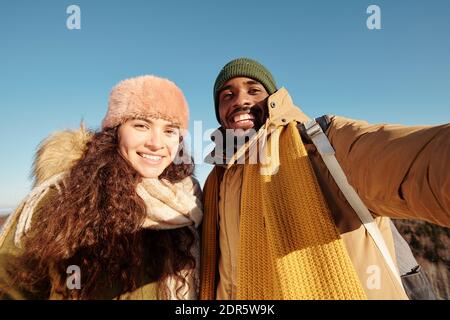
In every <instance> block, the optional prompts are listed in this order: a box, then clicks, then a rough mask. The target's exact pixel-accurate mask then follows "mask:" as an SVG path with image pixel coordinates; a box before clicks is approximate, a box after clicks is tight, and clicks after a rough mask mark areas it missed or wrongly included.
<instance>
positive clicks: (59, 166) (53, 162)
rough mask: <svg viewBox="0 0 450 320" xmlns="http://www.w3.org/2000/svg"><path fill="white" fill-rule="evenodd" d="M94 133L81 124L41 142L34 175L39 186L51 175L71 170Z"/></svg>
mask: <svg viewBox="0 0 450 320" xmlns="http://www.w3.org/2000/svg"><path fill="white" fill-rule="evenodd" d="M92 136H93V133H92V132H91V131H89V130H87V129H86V127H85V126H84V125H83V124H81V125H80V128H78V129H76V130H64V131H59V132H55V133H53V134H51V135H50V136H49V137H48V138H46V139H45V140H44V141H42V142H41V144H40V145H39V147H38V150H37V152H36V155H35V158H34V162H33V169H32V173H31V175H32V177H33V178H34V186H38V185H39V184H41V183H42V182H44V181H45V180H47V179H49V178H50V177H52V176H54V175H56V174H60V173H63V172H66V171H69V170H70V169H71V168H72V166H73V165H74V164H75V162H76V161H78V160H79V159H80V158H81V157H82V156H83V154H84V152H85V150H86V147H87V143H88V142H89V140H90V139H91V138H92Z"/></svg>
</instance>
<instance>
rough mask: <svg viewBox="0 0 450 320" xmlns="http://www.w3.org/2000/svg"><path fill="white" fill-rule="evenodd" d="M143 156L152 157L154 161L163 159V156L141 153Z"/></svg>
mask: <svg viewBox="0 0 450 320" xmlns="http://www.w3.org/2000/svg"><path fill="white" fill-rule="evenodd" d="M141 156H142V158H146V159H150V160H153V161H159V160H161V159H162V157H161V156H152V155H150V154H145V153H141Z"/></svg>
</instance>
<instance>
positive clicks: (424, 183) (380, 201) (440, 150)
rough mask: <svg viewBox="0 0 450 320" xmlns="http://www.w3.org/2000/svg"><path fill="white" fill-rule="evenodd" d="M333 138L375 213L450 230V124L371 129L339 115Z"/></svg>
mask: <svg viewBox="0 0 450 320" xmlns="http://www.w3.org/2000/svg"><path fill="white" fill-rule="evenodd" d="M327 134H328V138H329V140H330V142H331V144H332V145H333V147H334V149H335V150H336V158H337V160H338V161H339V163H340V164H341V166H342V169H343V170H344V172H345V174H346V175H347V178H348V181H349V183H350V184H351V185H352V186H353V187H354V188H355V189H356V191H357V192H358V194H359V196H360V197H361V199H362V200H363V202H364V203H365V204H366V206H367V207H368V209H369V210H370V211H372V213H373V214H374V215H379V216H388V217H392V218H404V219H420V220H425V221H428V222H431V223H435V224H438V225H442V226H446V227H450V124H445V125H440V126H401V125H386V124H379V125H370V124H368V123H367V122H364V121H358V120H350V119H346V118H343V117H338V116H335V117H333V119H332V122H331V125H330V127H329V129H328V131H327Z"/></svg>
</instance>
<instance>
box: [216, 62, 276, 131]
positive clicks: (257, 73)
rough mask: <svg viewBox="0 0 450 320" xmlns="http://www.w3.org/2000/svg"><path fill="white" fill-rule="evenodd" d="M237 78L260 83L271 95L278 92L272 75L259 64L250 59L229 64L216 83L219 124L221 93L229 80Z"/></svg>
mask: <svg viewBox="0 0 450 320" xmlns="http://www.w3.org/2000/svg"><path fill="white" fill-rule="evenodd" d="M236 77H247V78H251V79H254V80H256V81H258V82H259V83H261V84H262V85H263V86H264V88H266V90H267V93H269V95H271V94H273V93H275V92H276V91H277V85H276V83H275V79H274V78H273V76H272V74H271V73H270V71H269V70H267V69H266V67H264V66H263V65H262V64H260V63H259V62H257V61H255V60H252V59H248V58H239V59H235V60H232V61H230V62H228V63H227V64H226V65H225V66H224V67H223V68H222V70H221V71H220V73H219V75H218V76H217V78H216V82H215V83H214V106H215V110H216V118H217V121H218V122H219V123H220V116H219V93H220V91H221V90H222V87H223V85H224V84H225V83H226V82H227V81H228V80H230V79H233V78H236Z"/></svg>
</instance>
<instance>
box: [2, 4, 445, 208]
mask: <svg viewBox="0 0 450 320" xmlns="http://www.w3.org/2000/svg"><path fill="white" fill-rule="evenodd" d="M72 4H76V5H78V6H79V7H80V9H81V30H68V29H67V27H66V20H67V18H68V16H69V14H67V13H66V8H67V7H68V6H69V5H72ZM371 4H375V5H378V6H379V7H380V9H381V24H382V29H381V30H369V29H368V28H367V26H366V20H367V18H368V17H369V14H367V13H366V9H367V7H368V6H369V5H371ZM449 15H450V1H448V0H430V1H423V0H420V1H405V0H396V1H376V0H373V1H363V0H341V1H335V0H333V1H331V0H329V1H325V0H317V1H312V0H308V1H276V2H275V1H256V0H251V1H245V2H241V1H237V0H230V1H226V2H225V1H174V0H172V1H136V0H130V1H101V0H96V1H87V0H85V1H63V0H58V1H53V0H46V1H8V0H2V1H1V2H0V39H1V42H0V43H1V47H0V110H1V116H2V117H1V126H0V150H1V157H0V213H1V210H2V209H1V208H12V207H15V206H16V205H17V204H18V202H19V201H20V199H21V198H22V197H24V196H25V195H26V194H27V192H28V191H29V188H30V186H31V179H30V168H31V164H32V160H33V155H34V153H35V150H36V147H37V145H38V144H39V142H41V141H42V139H44V138H45V137H46V136H48V135H49V134H50V133H51V132H54V131H58V130H62V129H66V128H76V127H77V126H78V124H79V123H80V121H81V120H84V122H85V123H86V124H87V125H88V126H89V127H90V128H93V129H98V128H99V125H100V122H101V120H102V118H103V116H104V114H105V112H106V106H107V101H108V95H109V92H110V90H111V88H112V87H113V86H114V85H115V84H116V83H117V82H118V81H120V80H122V79H125V78H129V77H133V76H137V75H142V74H156V75H159V76H163V77H166V78H169V79H171V80H173V81H175V82H176V83H177V84H178V85H179V86H180V88H181V89H182V90H183V91H184V93H185V95H186V98H187V100H188V102H189V104H190V108H191V109H190V110H191V127H193V123H194V121H203V122H202V127H203V128H204V129H209V128H214V127H216V126H217V123H216V120H215V116H214V111H213V100H212V86H213V83H214V80H215V77H216V75H217V73H218V72H219V70H220V68H221V67H222V66H223V65H224V64H225V63H226V62H228V61H229V60H231V59H233V58H236V57H241V56H247V57H251V58H254V59H256V60H259V61H260V62H262V63H263V64H265V65H266V66H267V67H268V68H269V69H270V70H271V72H272V73H273V74H274V76H275V78H276V80H277V83H278V85H279V86H285V87H286V88H287V89H288V90H289V91H290V93H291V95H292V97H293V99H294V101H295V102H296V104H297V105H299V106H301V108H302V109H303V110H304V111H305V112H306V113H307V114H308V115H310V116H320V115H322V114H325V113H327V114H338V115H343V116H347V117H350V118H356V119H365V120H367V121H369V122H373V123H377V122H393V123H402V124H407V125H414V124H441V123H446V122H449V120H450V58H449V57H450V43H449V42H450V40H449V39H450V37H449V34H450V19H449ZM208 144H209V142H208V141H205V142H204V145H205V146H206V145H208ZM209 170H210V167H209V166H207V165H198V166H197V176H198V178H199V179H200V180H201V181H204V179H205V177H206V175H207V173H208V172H209Z"/></svg>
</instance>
